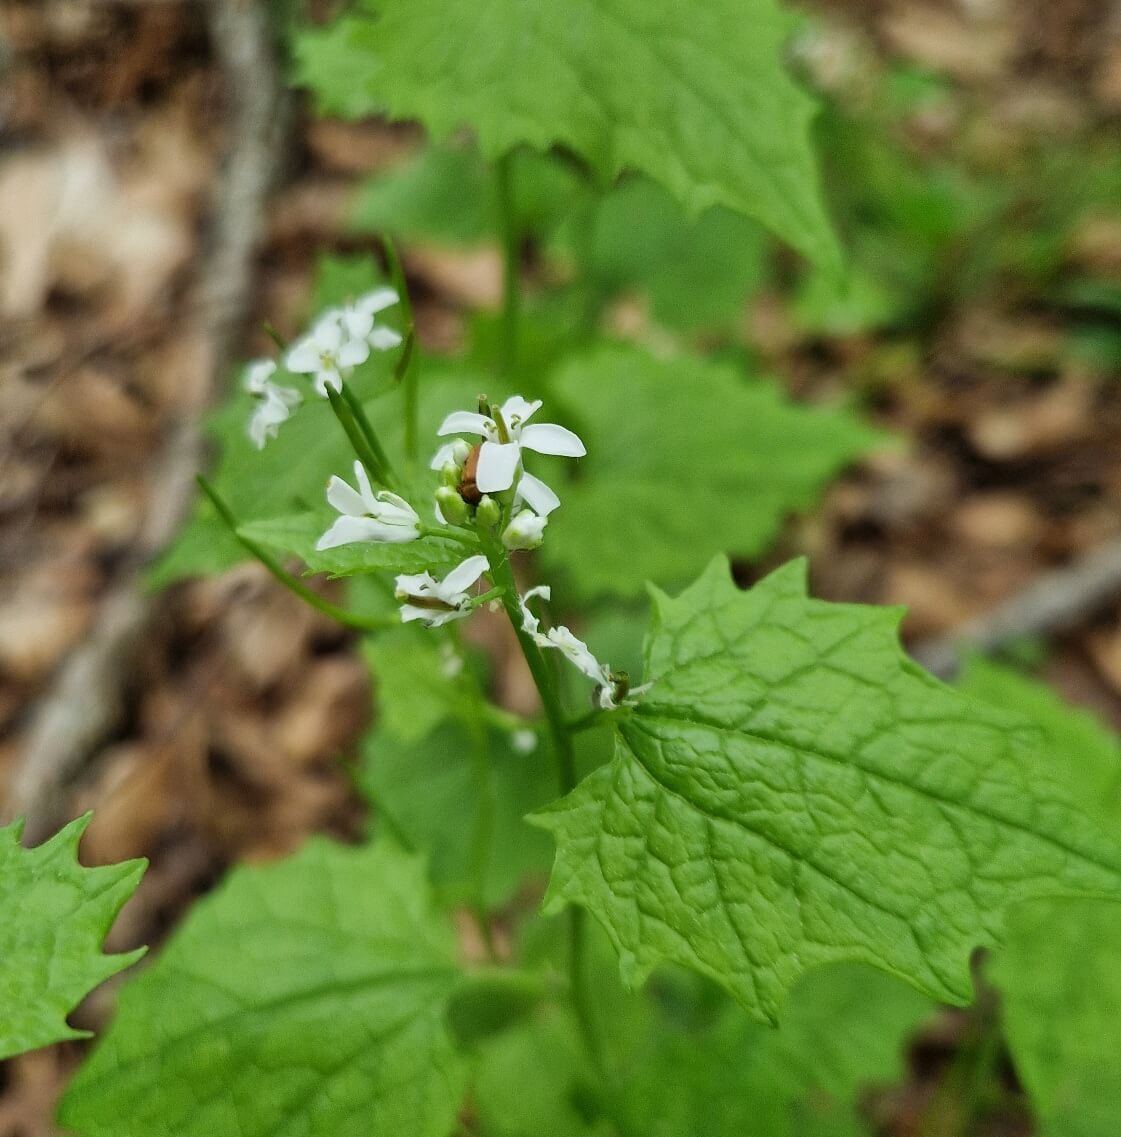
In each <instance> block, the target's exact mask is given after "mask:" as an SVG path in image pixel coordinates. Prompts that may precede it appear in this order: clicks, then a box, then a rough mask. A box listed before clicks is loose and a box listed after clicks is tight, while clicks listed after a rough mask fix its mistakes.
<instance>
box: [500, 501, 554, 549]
mask: <svg viewBox="0 0 1121 1137" xmlns="http://www.w3.org/2000/svg"><path fill="white" fill-rule="evenodd" d="M547 523H548V518H546V517H538V516H537V514H536V513H534V512H533V510H531V509H523V510H521V512H520V513H518V514H516V515H515V516H514V518H513V520H512V521H511V522H510V524H509V525H507V526H506V531H505V532H504V533H503V534H502V544H503V545H505V546H506V548H507V549H510V550H511V551H513V550H515V549H536V548H537V547H538V545H540V544H541V541H542V540H543V538H544V535H545V526H546V524H547Z"/></svg>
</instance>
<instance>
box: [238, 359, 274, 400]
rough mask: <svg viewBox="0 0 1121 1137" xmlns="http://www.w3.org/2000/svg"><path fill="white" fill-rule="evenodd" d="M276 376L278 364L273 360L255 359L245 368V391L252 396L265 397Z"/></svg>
mask: <svg viewBox="0 0 1121 1137" xmlns="http://www.w3.org/2000/svg"><path fill="white" fill-rule="evenodd" d="M275 374H276V364H275V363H274V362H273V361H272V360H271V359H255V360H253V362H252V363H250V364H248V365H247V366H246V368H245V389H246V390H247V391H248V392H249V393H250V394H251V395H264V394H266V393H267V392H268V389H269V388H270V387H271V386H272V377H273V376H274V375H275Z"/></svg>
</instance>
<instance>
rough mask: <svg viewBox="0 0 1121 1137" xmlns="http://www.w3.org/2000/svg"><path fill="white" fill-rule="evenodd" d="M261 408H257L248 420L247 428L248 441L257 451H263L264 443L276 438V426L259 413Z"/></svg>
mask: <svg viewBox="0 0 1121 1137" xmlns="http://www.w3.org/2000/svg"><path fill="white" fill-rule="evenodd" d="M262 410H263V408H262V407H258V408H257V409H256V410H255V411H254V412H253V414H252V415H251V416H250V418H249V426H248V427H247V433H248V434H249V441H250V442H252V443H253V445H254V446H255V447H256V448H257V449H258V450H264V448H265V443H266V442H267V441H268V440H269V438H270V437H276V430H277V424H276V423H274V422H272V421H271V420H270V419H269V418H268V416H267V415H264V414H262V413H261V411H262Z"/></svg>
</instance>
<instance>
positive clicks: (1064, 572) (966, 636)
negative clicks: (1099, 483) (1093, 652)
mask: <svg viewBox="0 0 1121 1137" xmlns="http://www.w3.org/2000/svg"><path fill="white" fill-rule="evenodd" d="M1118 597H1121V538H1118V539H1116V540H1113V541H1110V542H1108V543H1107V544H1105V545H1102V546H1101V547H1100V548H1098V549H1095V550H1094V551H1093V552H1091V553H1088V554H1086V556H1084V557H1082V558H1081V559H1080V560H1077V561H1075V562H1074V563H1073V564H1070V565H1066V566H1065V567H1063V568H1061V569H1056V570H1055V571H1054V572H1049V573H1046V574H1045V575H1044V576H1042V577H1040V578H1039V579H1038V580H1036V581H1034V582H1033V583H1032V584H1030V585H1029V586H1028V587H1027V588H1026V589H1024V591H1022V592H1020V593H1018V594H1017V595H1015V596H1013V597H1012V598H1011V599H1010V600H1007V601H1006V602H1005V603H1004V604H1001V605H1000V606H999V607H998V608H995V609H994V610H993V611H992V612H989V613H987V614H985V615H984V616H980V617H978V618H977V619H975V620H971V621H970V622H969V623H967V624H963V625H962V626H961V627H960V628H957V629H955V630H954V631H952V632H950V633H948V634H947V635H944V636H937V637H935V638H933V639H928V640H923V641H922V642H921V643H918V644H916V645H915V646H914V647H913V648H912V649H911V656H912V658H914V659H915V660H916V661H917V662H918V663H921V664H922V666H923V667H925V668H926V669H927V671H930V672H931V673H932V674H934V675H937V676H938V677H939V678H941V679H950V678H952V677H953V676H954V674H955V673H956V672H957V670H958V668H959V667H960V665H961V661H962V657H963V656H964V655H965V654H967V653H968V652H970V651H979V652H994V651H999V650H1000V649H1001V648H1002V647H1007V646H1008V644H1010V643H1012V642H1014V641H1015V640H1017V639H1021V638H1022V637H1024V636H1039V635H1048V634H1051V633H1054V632H1061V631H1066V630H1067V629H1069V628H1072V627H1075V626H1076V625H1077V624H1079V623H1080V622H1081V621H1082V620H1085V619H1086V618H1087V617H1088V616H1091V615H1093V613H1094V612H1095V611H1096V610H1097V609H1099V608H1101V607H1102V606H1103V605H1104V604H1107V603H1109V602H1110V601H1111V600H1115V599H1117V598H1118Z"/></svg>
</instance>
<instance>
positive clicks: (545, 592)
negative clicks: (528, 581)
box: [522, 584, 553, 601]
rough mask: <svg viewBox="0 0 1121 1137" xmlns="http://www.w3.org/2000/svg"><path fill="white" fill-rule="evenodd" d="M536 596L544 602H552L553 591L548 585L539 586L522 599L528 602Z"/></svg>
mask: <svg viewBox="0 0 1121 1137" xmlns="http://www.w3.org/2000/svg"><path fill="white" fill-rule="evenodd" d="M536 596H540V597H541V599H542V600H552V598H553V590H552V588H550V587H549V585H547V584H539V585H538V586H537V587H536V588H531V589H530V590H529V591H528V592H527V593H526V594H525V595H524V596H523V597H522V599H523V600H526V601H528V600H532V599H534V597H536Z"/></svg>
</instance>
